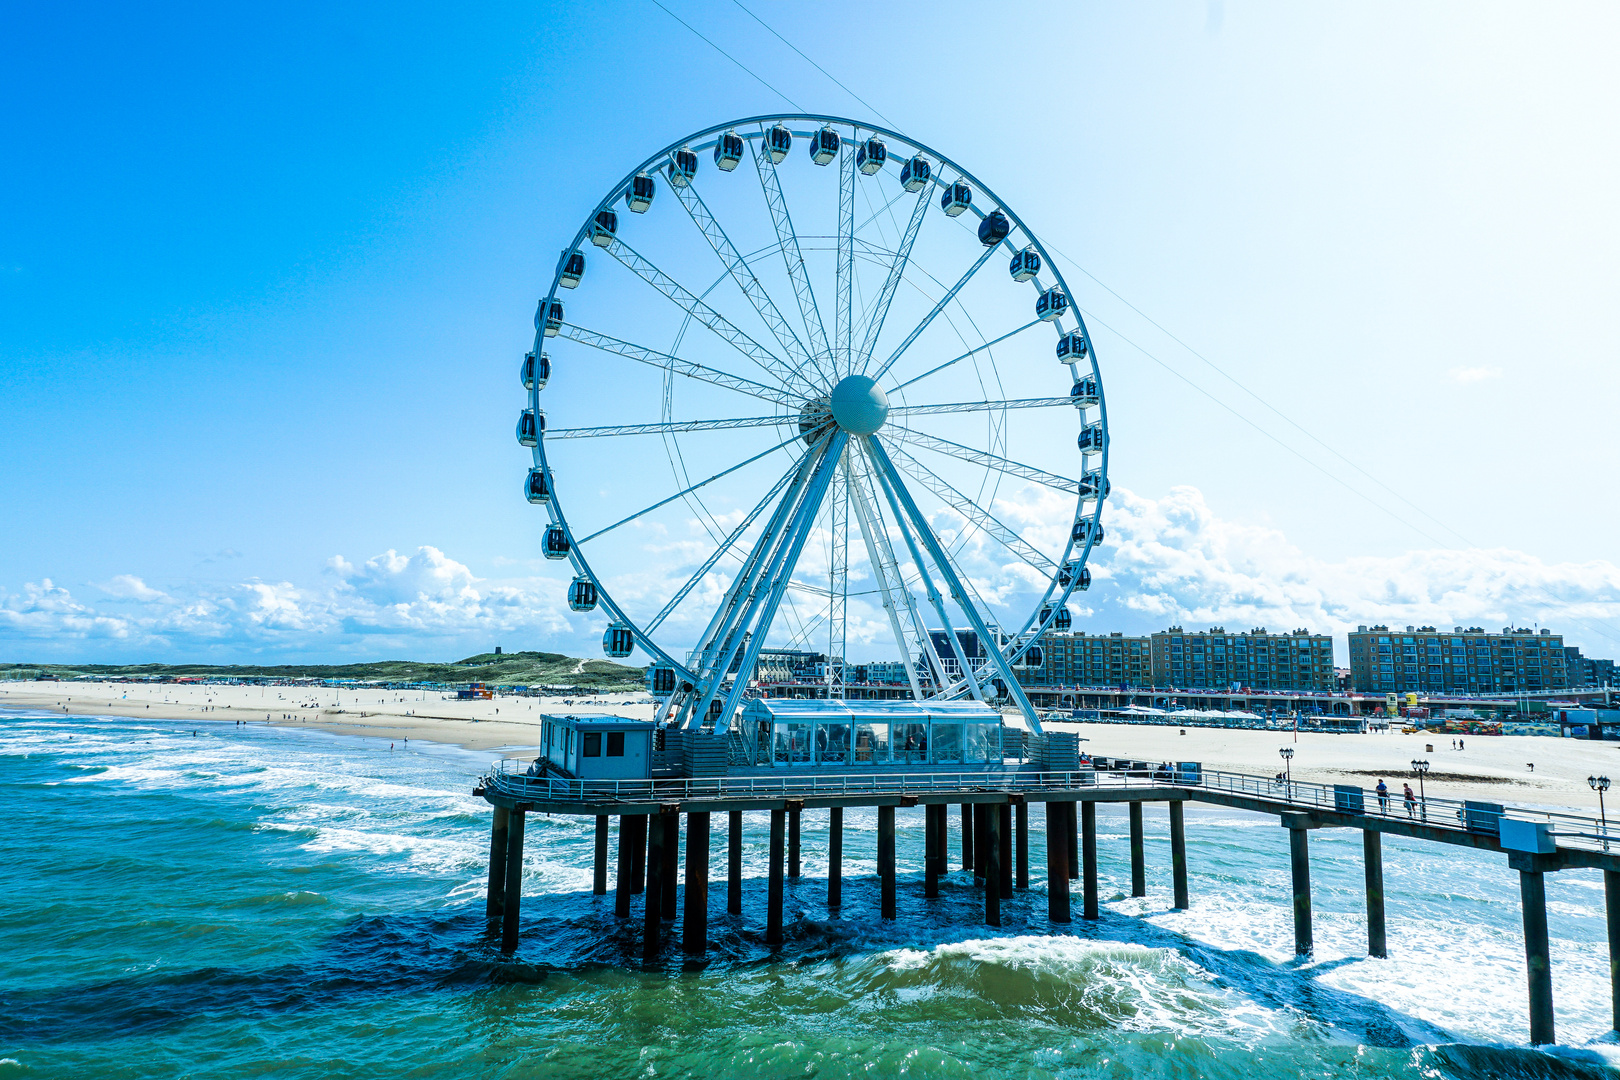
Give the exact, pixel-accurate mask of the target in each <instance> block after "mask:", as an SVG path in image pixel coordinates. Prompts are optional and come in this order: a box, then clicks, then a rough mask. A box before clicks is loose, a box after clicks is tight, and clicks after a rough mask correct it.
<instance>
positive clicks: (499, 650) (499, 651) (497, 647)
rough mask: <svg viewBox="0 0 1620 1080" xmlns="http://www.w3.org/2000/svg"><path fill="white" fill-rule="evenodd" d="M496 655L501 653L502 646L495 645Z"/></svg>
mask: <svg viewBox="0 0 1620 1080" xmlns="http://www.w3.org/2000/svg"><path fill="white" fill-rule="evenodd" d="M495 655H496V656H499V655H501V647H500V646H499V645H497V646H495Z"/></svg>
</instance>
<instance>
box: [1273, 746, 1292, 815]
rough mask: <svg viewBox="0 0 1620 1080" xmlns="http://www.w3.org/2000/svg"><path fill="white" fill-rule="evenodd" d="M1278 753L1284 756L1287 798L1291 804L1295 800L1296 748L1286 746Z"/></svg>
mask: <svg viewBox="0 0 1620 1080" xmlns="http://www.w3.org/2000/svg"><path fill="white" fill-rule="evenodd" d="M1277 753H1279V754H1281V755H1282V759H1283V766H1284V768H1285V769H1287V775H1288V787H1287V788H1286V789H1285V791H1286V793H1287V795H1286V797H1287V799H1288V801H1289V802H1293V800H1294V748H1293V747H1292V746H1285V747H1283V748H1282V749H1281V750H1278V751H1277Z"/></svg>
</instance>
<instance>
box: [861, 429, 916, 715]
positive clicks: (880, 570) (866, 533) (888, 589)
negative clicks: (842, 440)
mask: <svg viewBox="0 0 1620 1080" xmlns="http://www.w3.org/2000/svg"><path fill="white" fill-rule="evenodd" d="M850 460H851V462H852V463H853V460H854V455H853V454H852V455H850ZM849 486H850V492H851V494H852V495H853V499H852V501H853V502H854V504H855V519H856V521H857V522H858V523H859V524H860V527H861V539H862V540H864V541H865V542H866V558H867V561H868V562H869V563H870V564H871V566H872V572H873V575H874V576H875V577H876V578H877V580H878V588H879V589H881V590H882V591H883V608H884V610H885V611H887V612H888V614H889V629H890V630H892V631H893V632H894V641H895V644H896V645H899V646H900V662H901V663H902V664H904V665H905V668H906V679H907V681H908V682H910V683H911V696H912V698H913V699H914V700H916V701H921V700H922V699H923V692H922V684H921V683H920V682H918V680H917V668H916V665H914V664H913V663H912V661H911V650H912V647H913V645H912V643H911V642H909V641H907V640H906V634H905V632H904V631H903V630H902V629H901V628H900V609H899V606H898V605H897V604H896V603H895V599H894V590H893V586H892V585H891V583H890V578H889V575H890V573H891V572H892V569H893V567H892V563H893V559H892V557H891V558H890V559H889V560H887V561H886V560H884V559H883V558H882V557H881V555H880V553H879V551H878V546H877V541H876V540H874V539H873V538H872V533H873V528H872V520H871V510H870V509H869V508H868V507H867V505H866V490H865V489H864V488H862V487H861V486H860V483H859V481H858V480H857V479H856V478H855V477H854V476H851V477H850V485H849ZM895 577H896V579H898V577H899V575H898V574H895ZM897 583H899V582H897ZM899 584H901V585H902V587H903V583H899Z"/></svg>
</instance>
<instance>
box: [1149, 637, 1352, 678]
mask: <svg viewBox="0 0 1620 1080" xmlns="http://www.w3.org/2000/svg"><path fill="white" fill-rule="evenodd" d="M1153 685H1155V686H1185V687H1209V688H1217V689H1228V688H1231V687H1234V686H1235V687H1242V688H1244V689H1249V690H1329V691H1331V690H1335V689H1337V688H1338V683H1337V681H1336V679H1335V678H1334V675H1333V638H1332V636H1331V635H1328V634H1313V633H1311V632H1310V631H1309V630H1295V631H1293V632H1292V633H1288V634H1273V633H1270V632H1269V631H1267V630H1266V628H1265V627H1263V626H1257V627H1255V628H1254V629H1253V630H1245V631H1243V632H1242V633H1239V634H1229V633H1227V632H1226V628H1225V627H1220V626H1213V627H1210V629H1208V630H1199V631H1194V632H1191V633H1189V632H1187V631H1185V630H1183V629H1182V628H1181V627H1179V626H1172V627H1170V628H1169V629H1168V630H1161V631H1159V632H1158V633H1156V634H1154V635H1153Z"/></svg>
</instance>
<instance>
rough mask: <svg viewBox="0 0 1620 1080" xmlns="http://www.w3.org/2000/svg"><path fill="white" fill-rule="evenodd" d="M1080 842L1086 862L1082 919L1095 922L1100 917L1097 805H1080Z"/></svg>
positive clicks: (1091, 803)
mask: <svg viewBox="0 0 1620 1080" xmlns="http://www.w3.org/2000/svg"><path fill="white" fill-rule="evenodd" d="M1080 840H1081V857H1082V858H1083V859H1084V860H1085V864H1086V865H1085V900H1084V903H1083V905H1082V907H1081V909H1080V912H1081V917H1082V918H1085V919H1089V920H1091V921H1092V922H1095V921H1096V920H1097V919H1098V918H1099V917H1100V915H1099V912H1098V908H1097V804H1096V803H1094V802H1089V801H1088V802H1085V803H1082V804H1081V805H1080Z"/></svg>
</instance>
